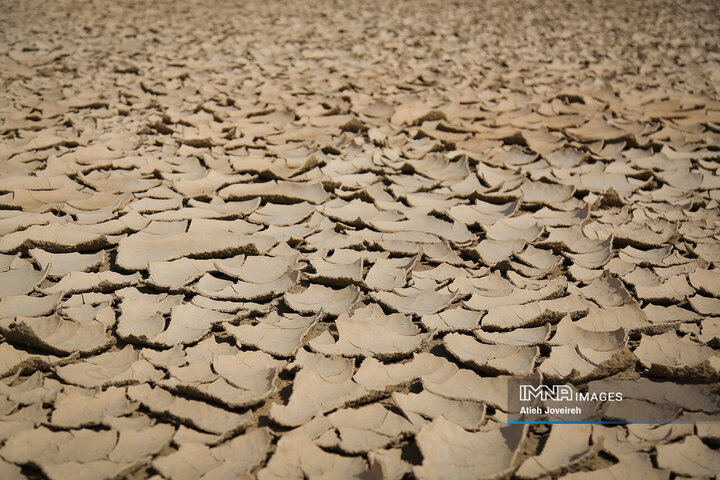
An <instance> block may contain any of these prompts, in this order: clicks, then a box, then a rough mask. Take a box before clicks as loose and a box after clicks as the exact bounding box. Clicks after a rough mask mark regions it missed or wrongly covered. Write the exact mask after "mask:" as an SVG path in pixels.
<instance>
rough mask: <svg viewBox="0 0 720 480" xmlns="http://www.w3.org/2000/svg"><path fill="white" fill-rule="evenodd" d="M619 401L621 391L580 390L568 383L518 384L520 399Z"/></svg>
mask: <svg viewBox="0 0 720 480" xmlns="http://www.w3.org/2000/svg"><path fill="white" fill-rule="evenodd" d="M534 399H538V400H540V401H541V402H547V401H551V402H561V401H569V402H598V401H600V402H608V401H610V402H619V401H622V392H592V393H591V392H581V391H578V390H576V389H574V388H573V387H572V386H570V385H538V386H534V385H520V401H521V402H530V401H532V400H534Z"/></svg>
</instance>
